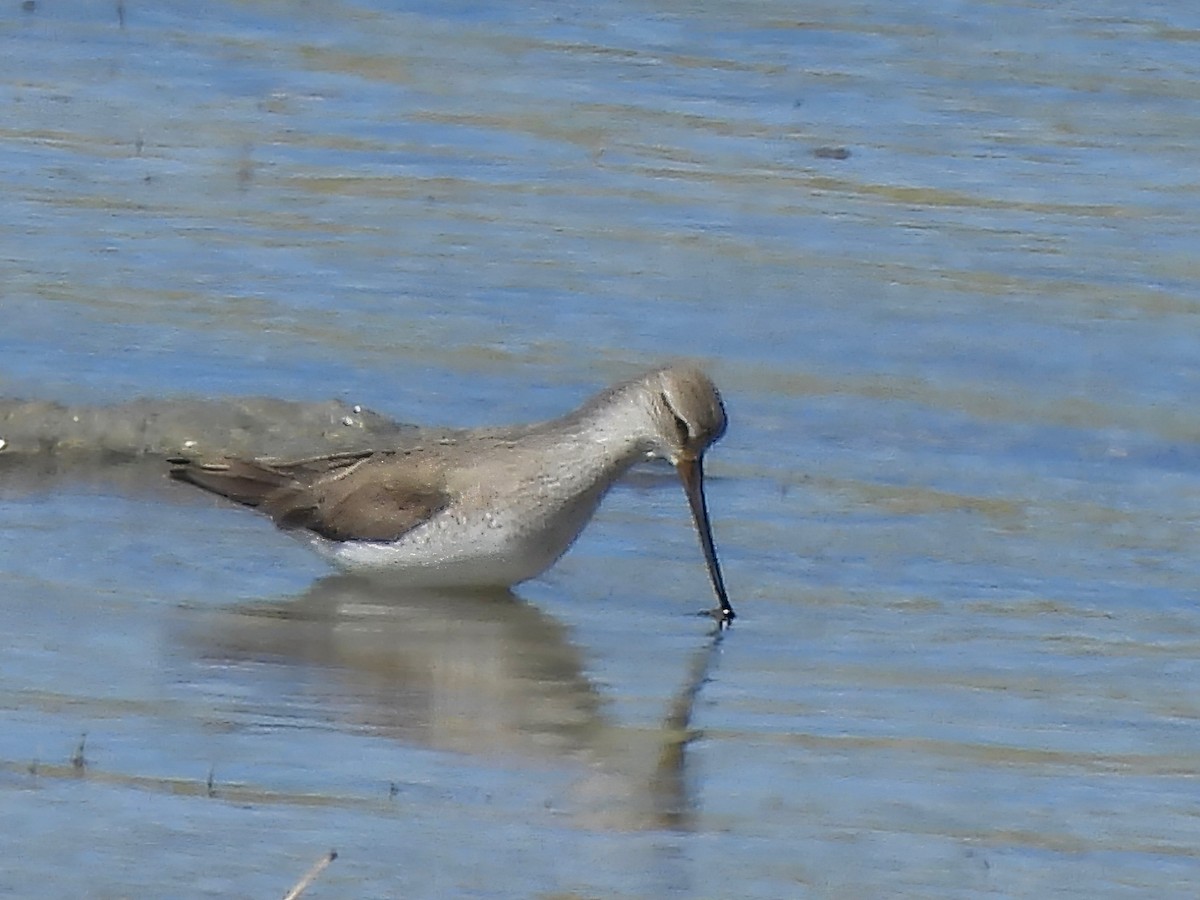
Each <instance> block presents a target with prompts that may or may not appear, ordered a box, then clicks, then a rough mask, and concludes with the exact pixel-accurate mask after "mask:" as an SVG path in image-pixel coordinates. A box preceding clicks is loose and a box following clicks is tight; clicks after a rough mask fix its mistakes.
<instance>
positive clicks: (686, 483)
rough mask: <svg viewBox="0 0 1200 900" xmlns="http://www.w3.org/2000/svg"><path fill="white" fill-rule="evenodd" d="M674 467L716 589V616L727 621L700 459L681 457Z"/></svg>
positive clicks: (727, 607) (726, 602)
mask: <svg viewBox="0 0 1200 900" xmlns="http://www.w3.org/2000/svg"><path fill="white" fill-rule="evenodd" d="M675 469H676V471H677V472H679V478H680V480H681V481H682V482H683V490H684V493H686V494H687V498H688V505H689V506H690V507H691V508H692V519H693V520H694V521H695V523H696V531H697V532H698V533H699V535H700V547H701V548H702V549H703V550H704V561H705V562H706V563H707V564H708V576H709V578H711V579H712V585H713V590H714V591H716V592H717V601H718V602H719V603H720V604H721V608H720V617H721V619H722V621H725V622H729V621H731V620H732V619H733V618H735V614H734V612H733V607H732V606H731V605H730V603H729V596H728V595H727V594H726V593H725V581H724V580H723V579H722V578H721V566H720V564H719V563H718V562H717V548H716V547H715V546H713V537H712V527H711V526H710V525H709V524H708V504H707V503H706V502H705V500H704V460H703V459H701V458H699V457H697V458H696V459H686V458H683V459H680V460H679V461H678V462H677V463H675Z"/></svg>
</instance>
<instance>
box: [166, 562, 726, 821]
mask: <svg viewBox="0 0 1200 900" xmlns="http://www.w3.org/2000/svg"><path fill="white" fill-rule="evenodd" d="M181 638H182V639H183V640H184V641H185V642H186V643H188V644H189V645H190V648H191V652H192V653H193V654H194V655H195V656H197V657H199V658H200V659H201V660H203V661H206V662H210V663H212V662H216V663H221V664H238V663H255V662H265V663H272V664H276V665H280V664H282V665H286V666H301V667H304V668H305V669H306V670H307V672H306V676H305V677H302V678H293V679H291V681H292V683H293V684H294V685H297V686H298V689H299V691H300V694H301V695H300V696H298V697H293V698H289V702H290V705H291V709H290V712H291V713H292V714H294V713H295V711H296V710H295V704H296V703H299V704H302V705H304V706H306V707H307V709H306V710H305V711H304V712H305V715H308V716H313V717H315V718H317V719H318V720H321V721H328V722H330V723H331V724H333V725H335V726H336V727H339V728H344V729H348V730H364V731H367V732H369V733H373V734H381V735H385V736H388V737H391V738H393V739H396V740H399V741H401V742H404V743H407V744H412V745H416V746H421V747H429V748H434V749H438V750H449V751H453V752H458V753H465V754H471V755H478V756H488V757H491V758H496V757H505V756H509V757H512V758H519V759H521V760H522V761H523V762H524V763H528V762H529V761H536V760H538V759H543V760H545V761H546V762H547V763H548V764H549V763H555V764H560V763H562V762H564V761H565V762H568V763H570V764H573V765H577V766H578V767H579V769H580V776H579V778H578V780H577V783H576V785H575V787H574V789H573V790H572V792H571V794H572V796H570V797H569V798H564V800H565V802H566V804H567V806H568V807H570V808H571V809H572V810H573V811H574V812H575V813H576V814H577V815H578V816H579V817H580V819H581V820H582V821H584V822H585V823H586V824H588V825H591V826H597V827H616V828H642V827H650V828H671V829H687V828H689V827H690V824H691V821H692V813H693V811H694V802H693V799H692V796H691V793H692V791H691V788H690V781H691V780H690V779H689V778H688V776H687V766H686V749H687V746H688V744H689V742H690V741H691V739H692V737H693V732H692V730H691V729H692V725H691V719H692V710H693V707H694V701H695V697H696V694H697V692H698V690H699V687H700V685H701V684H702V683H703V681H704V680H705V679H706V678H707V676H708V672H709V669H710V666H711V664H712V661H713V659H714V654H715V651H716V649H717V647H718V646H719V643H720V641H721V638H722V632H721V630H720V629H719V628H715V629H713V631H712V633H711V634H710V636H709V637H707V638H705V640H704V642H703V643H702V644H701V646H700V647H699V648H698V649H697V650H696V651H695V653H694V654H693V658H692V659H691V661H690V664H689V667H688V670H687V671H686V672H685V673H684V674H683V679H684V683H683V685H682V687H681V688H680V690H679V691H678V693H677V694H676V696H675V697H674V698H673V700H672V701H671V703H670V704H669V708H668V709H667V710H665V711H664V715H663V724H662V727H661V728H659V729H646V728H640V729H634V728H628V727H622V726H621V725H619V724H617V723H615V722H613V721H612V720H611V717H609V716H608V715H606V714H605V710H604V706H605V704H604V699H603V697H602V696H601V694H600V693H599V692H598V690H597V689H596V687H595V685H594V684H592V683H591V682H590V681H589V680H588V678H587V677H586V676H585V674H584V671H583V654H582V653H581V651H580V650H579V648H578V647H576V646H575V645H574V644H572V643H571V642H570V640H569V639H568V636H567V633H566V629H565V628H564V627H563V625H562V624H561V623H559V622H558V621H557V620H555V619H554V618H552V617H551V616H549V615H547V614H545V613H543V612H541V611H540V610H538V609H537V608H536V607H534V606H531V605H529V604H527V603H524V602H522V601H521V600H520V599H519V598H517V597H516V596H515V595H513V594H512V593H511V592H509V591H493V592H489V593H486V594H484V593H476V594H470V593H443V592H404V591H401V590H398V589H396V588H395V587H384V586H381V585H379V584H376V583H374V582H371V581H368V580H366V579H363V578H359V577H355V576H350V575H336V576H331V577H328V578H324V579H321V580H319V581H317V582H316V583H314V584H313V585H312V586H311V588H310V589H309V590H308V591H306V592H305V593H304V594H303V595H301V596H299V597H297V598H294V599H292V600H288V601H284V602H278V601H274V602H262V603H253V604H248V605H243V606H241V607H238V608H236V609H233V610H228V611H225V612H222V613H220V614H218V615H217V617H216V619H215V621H210V622H208V623H207V626H206V627H205V628H204V629H202V630H199V631H197V632H195V633H189V634H186V635H182V636H181ZM314 674H315V675H316V676H317V677H313V676H314Z"/></svg>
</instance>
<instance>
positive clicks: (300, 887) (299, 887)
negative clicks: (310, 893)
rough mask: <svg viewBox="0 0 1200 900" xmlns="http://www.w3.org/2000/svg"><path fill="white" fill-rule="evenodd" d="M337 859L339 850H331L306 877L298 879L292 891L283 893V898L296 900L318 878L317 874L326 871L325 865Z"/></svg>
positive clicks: (306, 873)
mask: <svg viewBox="0 0 1200 900" xmlns="http://www.w3.org/2000/svg"><path fill="white" fill-rule="evenodd" d="M335 859H337V851H336V850H330V851H329V852H328V853H326V854H325V855H324V856H322V857H321V858H320V859H318V860H317V861H316V862H315V863H313V867H312V868H311V869H309V870H308V871H307V872H305V873H304V877H303V878H301V879H300V880H299V881H297V882H296V883H295V884H294V885H293V886H292V889H291V890H290V891H288V892H287V893H286V894H284V895H283V900H296V898H297V897H299V896H300V895H301V894H303V893H304V892H305V891H306V890H308V886H309V885H310V884H312V883H313V882H314V881H316V880H317V876H318V875H320V874H321V873H322V872H324V871H325V867H326V866H328V865H329V864H330V863H331V862H333V861H334V860H335Z"/></svg>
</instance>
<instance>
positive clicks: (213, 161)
mask: <svg viewBox="0 0 1200 900" xmlns="http://www.w3.org/2000/svg"><path fill="white" fill-rule="evenodd" d="M710 6H711V5H710ZM118 10H120V12H121V15H120V17H119V16H118ZM1198 43H1200V13H1198V12H1197V11H1196V10H1195V9H1193V7H1192V6H1191V5H1188V4H1185V3H1180V2H1173V3H1159V4H1154V5H1151V6H1143V7H1138V8H1137V9H1131V8H1130V7H1129V6H1128V4H1121V5H1117V4H1113V3H1099V4H1097V3H1088V4H1075V3H1005V2H997V3H989V4H974V5H967V4H947V3H934V4H929V3H925V4H910V3H901V4H892V5H888V6H884V7H877V6H875V5H870V4H845V3H842V4H824V3H817V4H805V5H803V6H802V7H800V6H796V5H795V4H789V3H782V2H766V3H754V4H747V3H725V4H720V5H718V6H715V7H711V8H709V7H700V8H697V7H695V6H694V5H681V4H672V3H666V4H658V5H656V6H654V7H648V6H645V5H643V4H638V3H631V2H616V0H613V2H601V3H598V4H590V5H586V6H562V5H561V4H555V5H548V4H547V5H536V4H535V5H532V6H531V5H517V6H499V7H497V8H495V9H486V8H480V7H473V6H470V5H461V4H459V5H446V4H424V5H420V4H414V5H410V6H409V7H407V8H406V9H405V10H404V11H400V12H397V11H395V10H394V9H391V8H390V7H388V6H387V5H385V4H372V3H362V4H340V3H336V2H334V3H325V4H320V5H315V6H314V5H297V4H290V3H288V4H285V3H274V2H242V3H237V2H231V3H216V4H207V5H205V6H204V9H203V11H199V12H198V11H197V9H196V7H195V6H194V5H192V4H180V3H160V4H154V5H141V4H133V3H123V4H119V5H104V4H84V3H71V2H61V3H60V2H53V3H52V2H49V0H39V2H38V3H37V4H36V5H35V6H34V8H33V10H32V11H31V12H24V11H22V8H21V5H20V4H12V5H11V6H10V7H9V8H8V9H7V10H6V11H4V12H3V13H2V14H0V48H2V50H3V52H2V53H0V71H3V74H4V77H3V78H0V102H2V103H3V108H4V109H5V110H6V111H7V112H6V114H5V115H3V116H0V183H2V185H3V193H4V196H5V201H4V202H3V203H0V259H2V260H3V265H2V266H0V308H2V309H3V312H4V322H3V326H2V327H0V361H2V363H0V394H3V395H5V396H8V397H24V398H32V399H38V400H47V401H56V402H60V403H66V404H71V405H79V404H87V405H94V404H111V403H121V402H125V401H129V400H132V399H133V398H136V397H151V398H156V399H161V398H166V397H175V396H179V397H183V396H187V397H225V396H250V395H254V396H270V397H279V398H284V399H293V400H303V401H325V400H329V399H335V400H338V401H340V402H342V403H345V404H363V405H366V406H369V407H371V408H373V409H376V410H378V411H379V412H381V413H383V414H385V415H387V416H390V417H392V418H395V419H397V420H400V421H417V422H429V423H439V424H447V425H460V426H461V425H475V424H484V423H500V422H511V421H523V420H531V419H536V418H542V417H546V416H550V415H554V414H557V413H559V412H561V411H563V410H565V409H567V408H570V407H571V406H573V405H575V404H576V403H577V402H578V401H579V400H580V399H581V398H582V397H583V396H585V395H586V394H587V393H589V392H590V391H592V390H593V389H595V388H596V387H598V386H599V385H601V384H604V383H607V382H609V381H611V380H613V379H615V378H618V377H622V376H624V375H627V374H629V373H631V372H633V371H636V370H637V369H639V368H642V367H648V366H650V365H653V364H656V363H658V362H660V361H662V360H663V359H666V358H672V357H676V356H690V357H696V358H699V359H701V360H704V361H705V362H706V363H707V365H708V367H709V368H710V370H711V372H712V374H713V376H714V378H715V379H716V380H717V382H718V384H720V385H721V387H722V389H723V391H724V393H725V395H726V401H727V405H728V407H729V412H730V416H731V427H730V430H729V433H728V435H727V436H726V437H725V439H724V440H723V441H722V443H721V444H719V445H718V446H717V447H716V448H715V450H714V451H713V453H712V454H711V457H710V460H709V464H708V472H709V474H710V483H709V491H710V497H709V502H710V507H711V509H712V511H713V515H714V519H715V528H716V538H717V544H718V549H719V550H720V552H721V554H722V559H723V562H724V567H725V570H726V578H727V581H728V583H729V586H730V590H731V593H732V598H733V601H734V603H735V605H736V607H737V609H738V611H739V613H740V616H741V617H740V618H739V620H738V622H737V623H736V626H735V627H734V628H733V629H732V631H731V632H730V633H728V634H727V635H726V636H725V638H724V639H723V640H722V641H721V642H720V644H719V646H717V647H716V648H715V649H713V648H712V645H711V638H710V636H709V634H708V629H707V626H706V624H705V623H704V622H703V621H702V620H700V619H697V618H695V617H694V616H693V615H692V613H693V612H694V610H695V609H696V608H698V606H700V605H705V604H707V603H708V602H709V600H710V598H709V597H708V586H707V583H706V578H705V575H704V571H703V564H702V562H701V560H700V556H699V550H698V548H697V546H696V542H695V537H694V535H693V534H692V533H691V532H690V530H689V523H688V518H687V512H686V505H685V503H684V500H683V497H682V495H681V492H680V491H679V489H678V486H677V485H675V484H674V483H672V482H671V480H670V478H669V477H668V475H669V473H665V474H664V473H661V472H658V471H657V470H654V471H650V472H648V473H645V474H642V475H639V476H638V477H637V478H635V479H633V480H632V481H631V483H630V484H629V485H627V486H624V487H622V488H620V489H618V490H617V491H616V492H614V494H613V495H612V496H611V497H610V498H609V500H608V501H607V502H606V504H605V506H604V508H603V509H602V510H601V513H600V515H599V516H598V518H597V520H596V521H595V522H594V523H593V525H592V526H591V527H590V528H589V529H588V531H586V532H585V534H584V536H583V538H582V539H581V541H580V543H579V544H578V545H577V546H576V547H575V549H574V550H572V552H571V553H570V554H569V555H568V556H567V557H566V558H565V559H564V560H563V561H562V562H561V563H560V564H559V565H558V566H556V567H555V568H554V569H552V570H551V571H550V572H549V573H547V574H546V575H545V576H543V577H542V578H540V579H538V580H536V581H534V582H531V583H529V584H526V585H523V586H520V587H519V588H518V589H517V590H516V592H515V593H516V596H515V598H513V597H503V596H502V597H491V598H458V599H457V600H456V601H453V602H440V601H432V602H431V601H430V599H429V598H421V597H397V596H379V595H378V594H377V593H372V592H370V591H367V592H365V593H364V590H363V589H362V588H361V586H357V585H354V584H352V583H349V584H348V583H346V582H344V581H342V580H339V579H333V580H329V578H328V575H329V573H328V571H327V570H326V569H325V568H324V567H323V565H322V564H321V563H320V562H319V561H318V560H316V559H314V558H313V557H311V556H310V555H308V554H307V552H306V551H305V550H304V549H303V548H302V547H300V546H299V545H298V544H297V543H295V542H294V541H292V540H290V539H289V538H288V537H287V536H286V535H283V534H280V533H278V532H277V531H275V530H274V529H272V528H271V527H270V526H269V524H267V523H266V522H264V521H263V520H261V519H259V518H257V517H255V516H254V515H252V514H249V513H246V512H244V511H241V510H232V509H229V508H228V507H225V506H221V505H219V504H217V503H215V502H211V501H210V500H209V499H207V498H205V497H202V496H197V495H194V494H192V493H190V492H188V491H187V490H186V489H185V488H184V487H183V486H180V485H173V484H166V483H163V482H161V481H159V480H158V479H157V478H156V477H155V476H154V475H153V474H152V473H148V472H147V471H146V470H144V469H140V468H139V469H138V470H137V471H136V472H135V471H133V470H128V471H126V470H122V471H120V472H115V473H114V472H108V473H105V472H103V471H97V470H88V471H82V470H73V469H71V468H70V467H65V468H60V467H55V466H48V467H44V468H43V469H42V470H41V471H40V472H38V473H37V475H36V476H34V475H31V474H29V473H28V472H24V473H22V474H21V475H20V477H17V475H15V474H13V471H12V470H9V469H0V596H3V602H2V603H0V629H2V630H3V632H4V634H5V635H6V649H5V652H4V653H3V654H0V717H2V723H3V724H2V727H0V804H2V806H0V808H3V810H4V811H5V814H6V815H5V822H6V827H5V828H4V829H2V832H3V834H4V837H3V838H0V849H3V850H4V851H5V852H4V859H5V864H4V865H3V866H2V867H0V892H6V893H12V894H15V895H19V896H26V897H38V896H46V897H59V896H65V895H68V894H80V895H85V896H106V897H107V896H111V897H118V896H154V895H165V894H169V895H171V896H181V895H182V896H228V895H245V896H270V895H272V894H274V895H277V896H278V895H282V893H283V892H284V891H285V890H286V889H287V888H288V886H290V885H291V884H292V883H293V882H294V881H295V880H296V879H298V878H299V877H300V875H301V873H302V872H303V871H304V870H305V869H307V868H308V866H309V865H311V864H312V863H313V862H314V861H315V860H316V859H317V858H318V857H319V856H320V855H321V854H323V853H324V852H326V851H327V850H329V849H330V848H336V849H337V850H338V852H339V858H338V860H337V861H336V862H334V863H333V864H332V865H331V866H330V867H329V869H327V870H326V871H325V872H324V873H323V874H322V875H321V876H320V878H319V879H318V881H317V883H316V884H315V885H314V886H313V887H312V888H311V889H310V893H309V896H313V897H317V896H321V897H328V896H345V897H374V896H379V897H385V896H405V897H426V896H427V897H435V896H437V897H440V896H479V897H490V896H506V897H507V896H514V897H539V896H561V895H567V896H571V895H577V896H606V897H607V896H613V897H661V896H686V897H693V896H694V897H727V896H737V897H762V898H774V897H781V896H815V897H874V896H884V895H907V896H921V897H955V898H957V897H969V896H985V895H986V896H1023V895H1024V896H1061V897H1074V896H1078V897H1089V898H1091V897H1097V896H1104V897H1110V896H1111V897H1116V896H1147V897H1162V896H1188V895H1191V894H1193V893H1195V891H1196V888H1197V885H1200V824H1198V822H1200V820H1198V819H1197V816H1196V810H1197V808H1200V790H1198V789H1197V784H1198V783H1200V780H1198V777H1197V776H1198V775H1200V764H1198V763H1197V759H1200V752H1198V751H1200V732H1198V721H1197V720H1198V716H1200V703H1198V702H1197V700H1196V697H1195V692H1194V690H1193V685H1194V684H1195V683H1196V681H1197V676H1198V675H1200V672H1198V671H1197V668H1198V664H1197V662H1196V660H1197V658H1198V657H1200V653H1198V651H1200V612H1198V611H1197V607H1196V603H1195V598H1196V596H1197V594H1198V593H1200V566H1198V565H1197V562H1196V557H1195V554H1194V553H1193V552H1191V551H1192V548H1193V544H1194V533H1195V530H1196V529H1195V525H1196V516H1195V512H1194V510H1195V509H1196V498H1197V494H1198V491H1197V487H1198V482H1197V478H1196V476H1195V474H1194V473H1195V471H1196V469H1197V467H1196V462H1197V459H1198V457H1200V453H1198V452H1197V444H1196V436H1197V434H1200V416H1198V414H1197V413H1196V411H1195V409H1194V406H1193V404H1191V403H1189V402H1188V401H1189V400H1190V398H1191V397H1192V396H1193V395H1194V394H1195V393H1196V388H1197V385H1198V383H1200V342H1198V341H1197V340H1196V334H1197V333H1198V331H1197V325H1200V322H1198V317H1197V311H1198V309H1200V266H1198V265H1197V262H1196V253H1195V247H1196V246H1197V241H1198V238H1200V234H1198V231H1200V229H1197V226H1196V222H1197V213H1198V212H1200V209H1198V207H1200V189H1198V183H1200V182H1198V180H1197V175H1196V173H1197V168H1196V163H1195V148H1196V146H1197V143H1198V140H1200V125H1198V124H1197V123H1200V87H1198V85H1200V77H1198V76H1200V62H1198V60H1200V56H1198V55H1197V46H1198ZM841 150H845V151H848V154H849V155H848V156H846V158H842V159H838V158H835V157H837V156H845V154H843V153H841V152H837V151H841ZM3 437H4V435H3V433H0V438H3ZM0 452H3V451H0ZM443 599H444V598H443ZM710 653H711V654H712V655H711V657H710ZM704 665H707V666H708V669H707V671H706V672H703V673H702V674H703V675H706V677H705V678H703V680H702V683H701V684H700V689H699V693H698V694H697V696H696V698H695V706H694V708H691V709H690V710H689V712H690V716H689V717H688V724H689V725H690V726H691V727H692V728H694V729H696V734H695V738H694V740H692V741H691V742H690V743H686V744H681V737H680V730H679V728H678V725H679V722H678V720H677V719H672V717H671V716H672V712H673V711H677V710H678V708H679V704H680V703H681V702H682V698H685V697H686V695H687V689H688V687H689V686H691V684H692V682H693V681H694V680H695V677H696V673H697V671H698V669H697V666H704ZM84 734H86V739H84V740H83V745H82V746H83V749H82V753H81V754H78V753H77V752H78V750H79V747H80V742H81V736H82V735H84ZM77 755H78V756H79V758H80V760H81V765H79V766H75V765H73V764H72V758H73V757H75V756H77ZM664 760H666V762H664ZM210 782H211V784H210Z"/></svg>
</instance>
